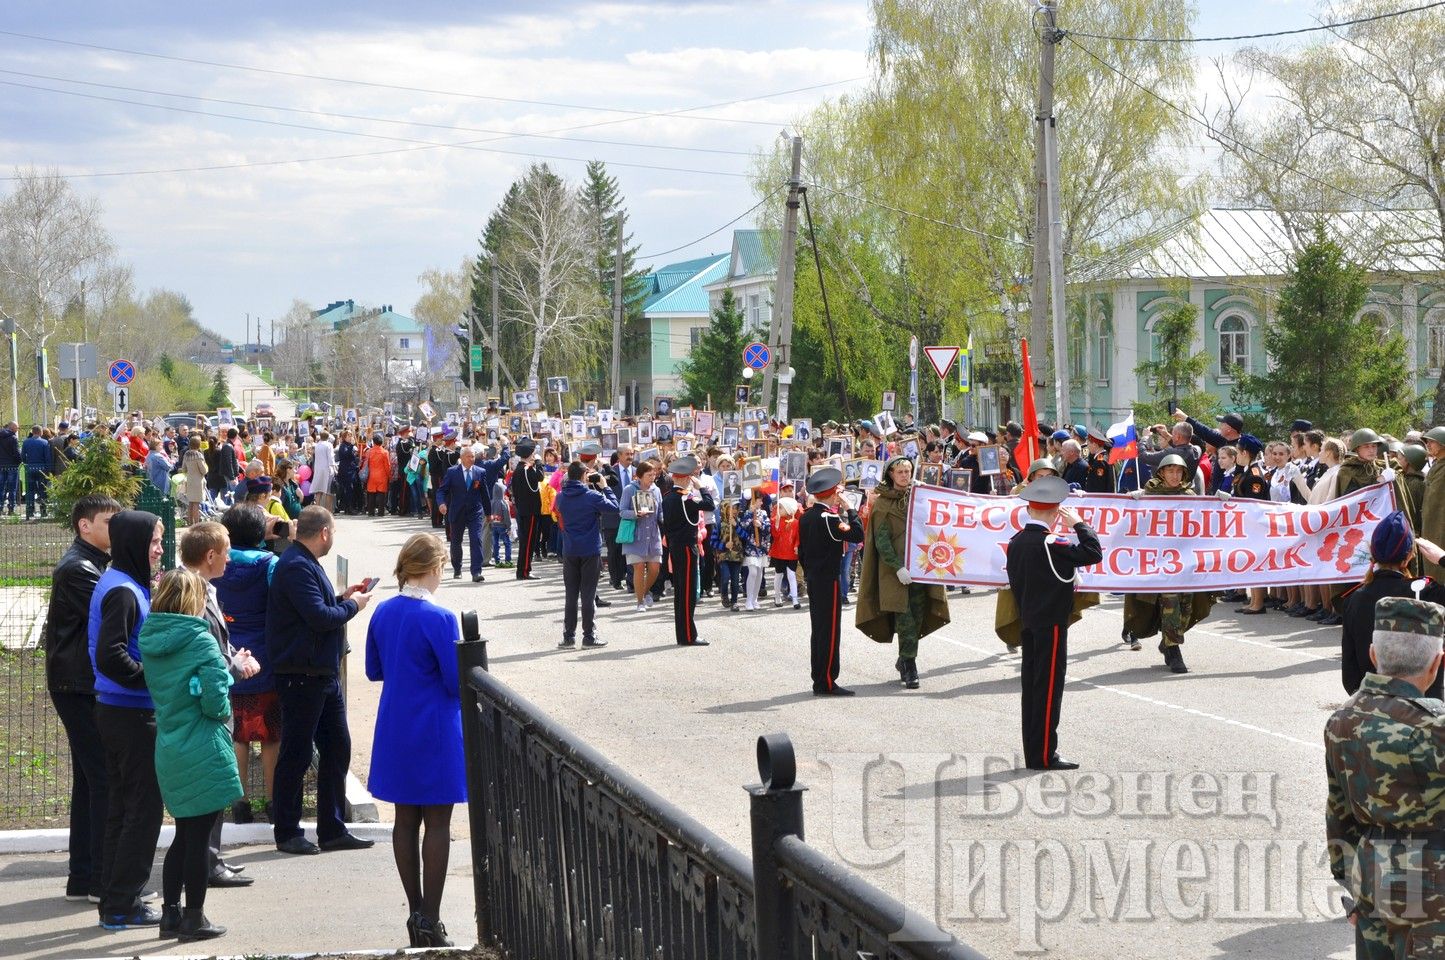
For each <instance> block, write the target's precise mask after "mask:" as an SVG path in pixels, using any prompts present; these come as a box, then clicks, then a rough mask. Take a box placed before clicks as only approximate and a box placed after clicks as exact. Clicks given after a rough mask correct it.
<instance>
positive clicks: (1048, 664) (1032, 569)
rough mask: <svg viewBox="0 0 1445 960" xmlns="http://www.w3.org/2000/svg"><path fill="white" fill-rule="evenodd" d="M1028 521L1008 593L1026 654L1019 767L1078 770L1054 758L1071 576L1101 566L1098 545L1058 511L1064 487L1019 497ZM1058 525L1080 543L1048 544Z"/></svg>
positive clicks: (1045, 482)
mask: <svg viewBox="0 0 1445 960" xmlns="http://www.w3.org/2000/svg"><path fill="white" fill-rule="evenodd" d="M1018 496H1019V497H1021V498H1022V499H1023V500H1024V501H1025V502H1027V504H1028V514H1029V519H1028V521H1027V523H1026V524H1025V525H1024V528H1023V529H1022V530H1020V531H1019V532H1018V533H1016V534H1014V536H1013V539H1012V540H1010V541H1009V546H1008V561H1007V563H1008V585H1009V590H1010V591H1011V592H1012V593H1013V596H1014V600H1015V601H1016V602H1017V603H1018V608H1019V619H1020V622H1021V624H1022V629H1021V630H1020V631H1019V636H1020V639H1021V640H1022V644H1021V646H1020V648H1019V649H1020V652H1021V653H1022V654H1023V673H1022V675H1021V680H1022V681H1023V735H1024V763H1025V765H1026V766H1028V768H1029V769H1030V770H1077V769H1078V767H1079V765H1078V764H1077V763H1074V762H1072V761H1070V760H1064V759H1061V758H1060V757H1059V754H1058V729H1059V709H1060V707H1061V706H1062V705H1063V699H1064V668H1065V666H1066V665H1067V661H1068V657H1069V616H1070V614H1072V613H1073V612H1074V582H1075V580H1076V579H1077V577H1076V576H1075V573H1074V569H1075V568H1076V567H1087V566H1089V565H1090V564H1095V563H1098V562H1099V561H1100V560H1102V559H1103V558H1104V551H1103V549H1102V548H1101V547H1100V546H1099V538H1098V536H1097V535H1095V533H1094V531H1093V529H1092V528H1090V526H1089V525H1088V524H1087V523H1084V522H1083V521H1082V520H1080V519H1079V516H1078V514H1076V513H1074V511H1072V510H1070V509H1068V508H1061V507H1060V506H1059V505H1060V504H1062V503H1063V502H1064V500H1065V499H1067V497H1068V496H1069V485H1068V484H1067V483H1065V482H1064V481H1063V480H1062V479H1060V478H1058V477H1039V478H1037V479H1035V480H1034V481H1032V482H1031V483H1029V484H1028V485H1027V486H1025V487H1024V488H1023V490H1021V491H1020V492H1019V494H1018ZM1060 517H1062V518H1063V520H1064V522H1065V523H1066V524H1068V525H1070V526H1071V527H1073V528H1074V533H1075V534H1077V535H1078V538H1079V542H1078V543H1069V542H1067V541H1065V540H1064V539H1063V538H1062V537H1052V536H1051V535H1050V534H1051V532H1052V530H1053V527H1054V523H1055V521H1056V520H1058V519H1059V518H1060Z"/></svg>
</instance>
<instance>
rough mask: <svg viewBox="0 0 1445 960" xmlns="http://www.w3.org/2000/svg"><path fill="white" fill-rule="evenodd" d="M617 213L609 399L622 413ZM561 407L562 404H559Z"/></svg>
mask: <svg viewBox="0 0 1445 960" xmlns="http://www.w3.org/2000/svg"><path fill="white" fill-rule="evenodd" d="M624 216H625V214H623V213H622V212H621V211H618V213H617V260H616V262H615V263H614V264H613V266H612V392H611V395H610V396H609V397H608V398H607V399H608V401H609V402H610V403H611V404H612V407H613V409H615V410H617V412H619V413H621V412H622V404H621V403H619V402H618V401H619V400H620V399H621V395H622V219H623V217H624ZM559 407H560V404H559Z"/></svg>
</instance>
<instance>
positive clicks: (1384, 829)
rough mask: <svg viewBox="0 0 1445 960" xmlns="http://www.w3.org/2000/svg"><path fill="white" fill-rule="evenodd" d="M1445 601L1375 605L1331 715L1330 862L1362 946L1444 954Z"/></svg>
mask: <svg viewBox="0 0 1445 960" xmlns="http://www.w3.org/2000/svg"><path fill="white" fill-rule="evenodd" d="M1442 633H1445V607H1441V606H1439V605H1438V604H1434V603H1426V602H1424V601H1420V600H1412V599H1409V598H1406V597H1384V598H1382V599H1381V600H1380V601H1379V602H1378V603H1377V604H1376V606H1375V634H1374V641H1373V644H1372V645H1371V647H1370V661H1371V663H1373V664H1374V667H1375V670H1376V671H1377V672H1375V673H1367V674H1365V679H1364V681H1363V682H1362V683H1361V684H1360V689H1359V691H1358V692H1357V693H1355V695H1354V696H1352V697H1351V698H1350V699H1349V700H1347V701H1345V704H1344V706H1342V707H1341V708H1340V709H1339V710H1337V711H1335V713H1334V715H1333V716H1331V717H1330V719H1329V722H1328V723H1327V724H1326V725H1325V769H1326V771H1327V773H1328V777H1329V800H1328V804H1327V806H1326V810H1325V832H1326V835H1327V837H1328V839H1329V852H1330V871H1331V873H1333V874H1334V877H1335V879H1336V880H1338V881H1339V882H1340V883H1341V884H1342V885H1343V886H1344V887H1345V888H1346V889H1347V890H1349V891H1350V893H1351V894H1352V895H1353V896H1354V897H1355V900H1356V906H1355V909H1354V912H1353V913H1352V916H1351V921H1352V922H1353V923H1354V924H1355V943H1356V955H1357V956H1360V957H1367V958H1371V960H1374V958H1381V960H1384V958H1391V957H1405V956H1409V957H1440V956H1445V805H1442V803H1441V798H1442V796H1445V703H1441V701H1439V700H1435V699H1432V698H1429V697H1426V696H1425V695H1424V694H1423V693H1421V691H1422V690H1425V689H1427V688H1428V687H1429V686H1430V684H1431V683H1432V682H1433V681H1434V679H1435V676H1436V674H1438V673H1439V671H1440V661H1441V635H1442Z"/></svg>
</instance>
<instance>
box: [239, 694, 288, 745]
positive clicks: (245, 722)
mask: <svg viewBox="0 0 1445 960" xmlns="http://www.w3.org/2000/svg"><path fill="white" fill-rule="evenodd" d="M231 717H232V719H233V720H234V721H235V723H234V724H233V729H232V731H231V740H232V742H234V743H280V742H281V698H280V696H278V695H277V693H276V691H275V690H267V691H266V692H265V693H233V694H231Z"/></svg>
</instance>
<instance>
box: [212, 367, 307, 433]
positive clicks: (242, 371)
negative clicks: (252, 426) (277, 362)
mask: <svg viewBox="0 0 1445 960" xmlns="http://www.w3.org/2000/svg"><path fill="white" fill-rule="evenodd" d="M223 369H224V370H225V371H226V383H227V384H229V385H230V388H231V403H232V405H234V406H235V408H236V409H237V410H240V411H241V412H242V413H243V414H244V415H245V416H248V417H249V416H250V415H251V411H252V410H254V409H255V407H256V404H257V403H259V402H261V401H262V400H265V401H266V402H268V403H270V404H271V408H272V409H273V410H274V411H275V416H276V419H277V420H289V419H291V418H292V417H294V416H296V404H295V403H294V402H293V401H292V400H291V399H290V398H289V397H287V396H286V395H285V394H283V393H282V392H281V391H279V390H277V389H276V388H275V387H273V386H271V385H270V384H269V383H267V382H266V381H265V380H262V379H261V378H260V377H258V376H256V374H255V372H254V371H252V370H250V369H249V368H247V367H245V366H242V365H241V364H239V363H228V364H226V365H225V367H223Z"/></svg>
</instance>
